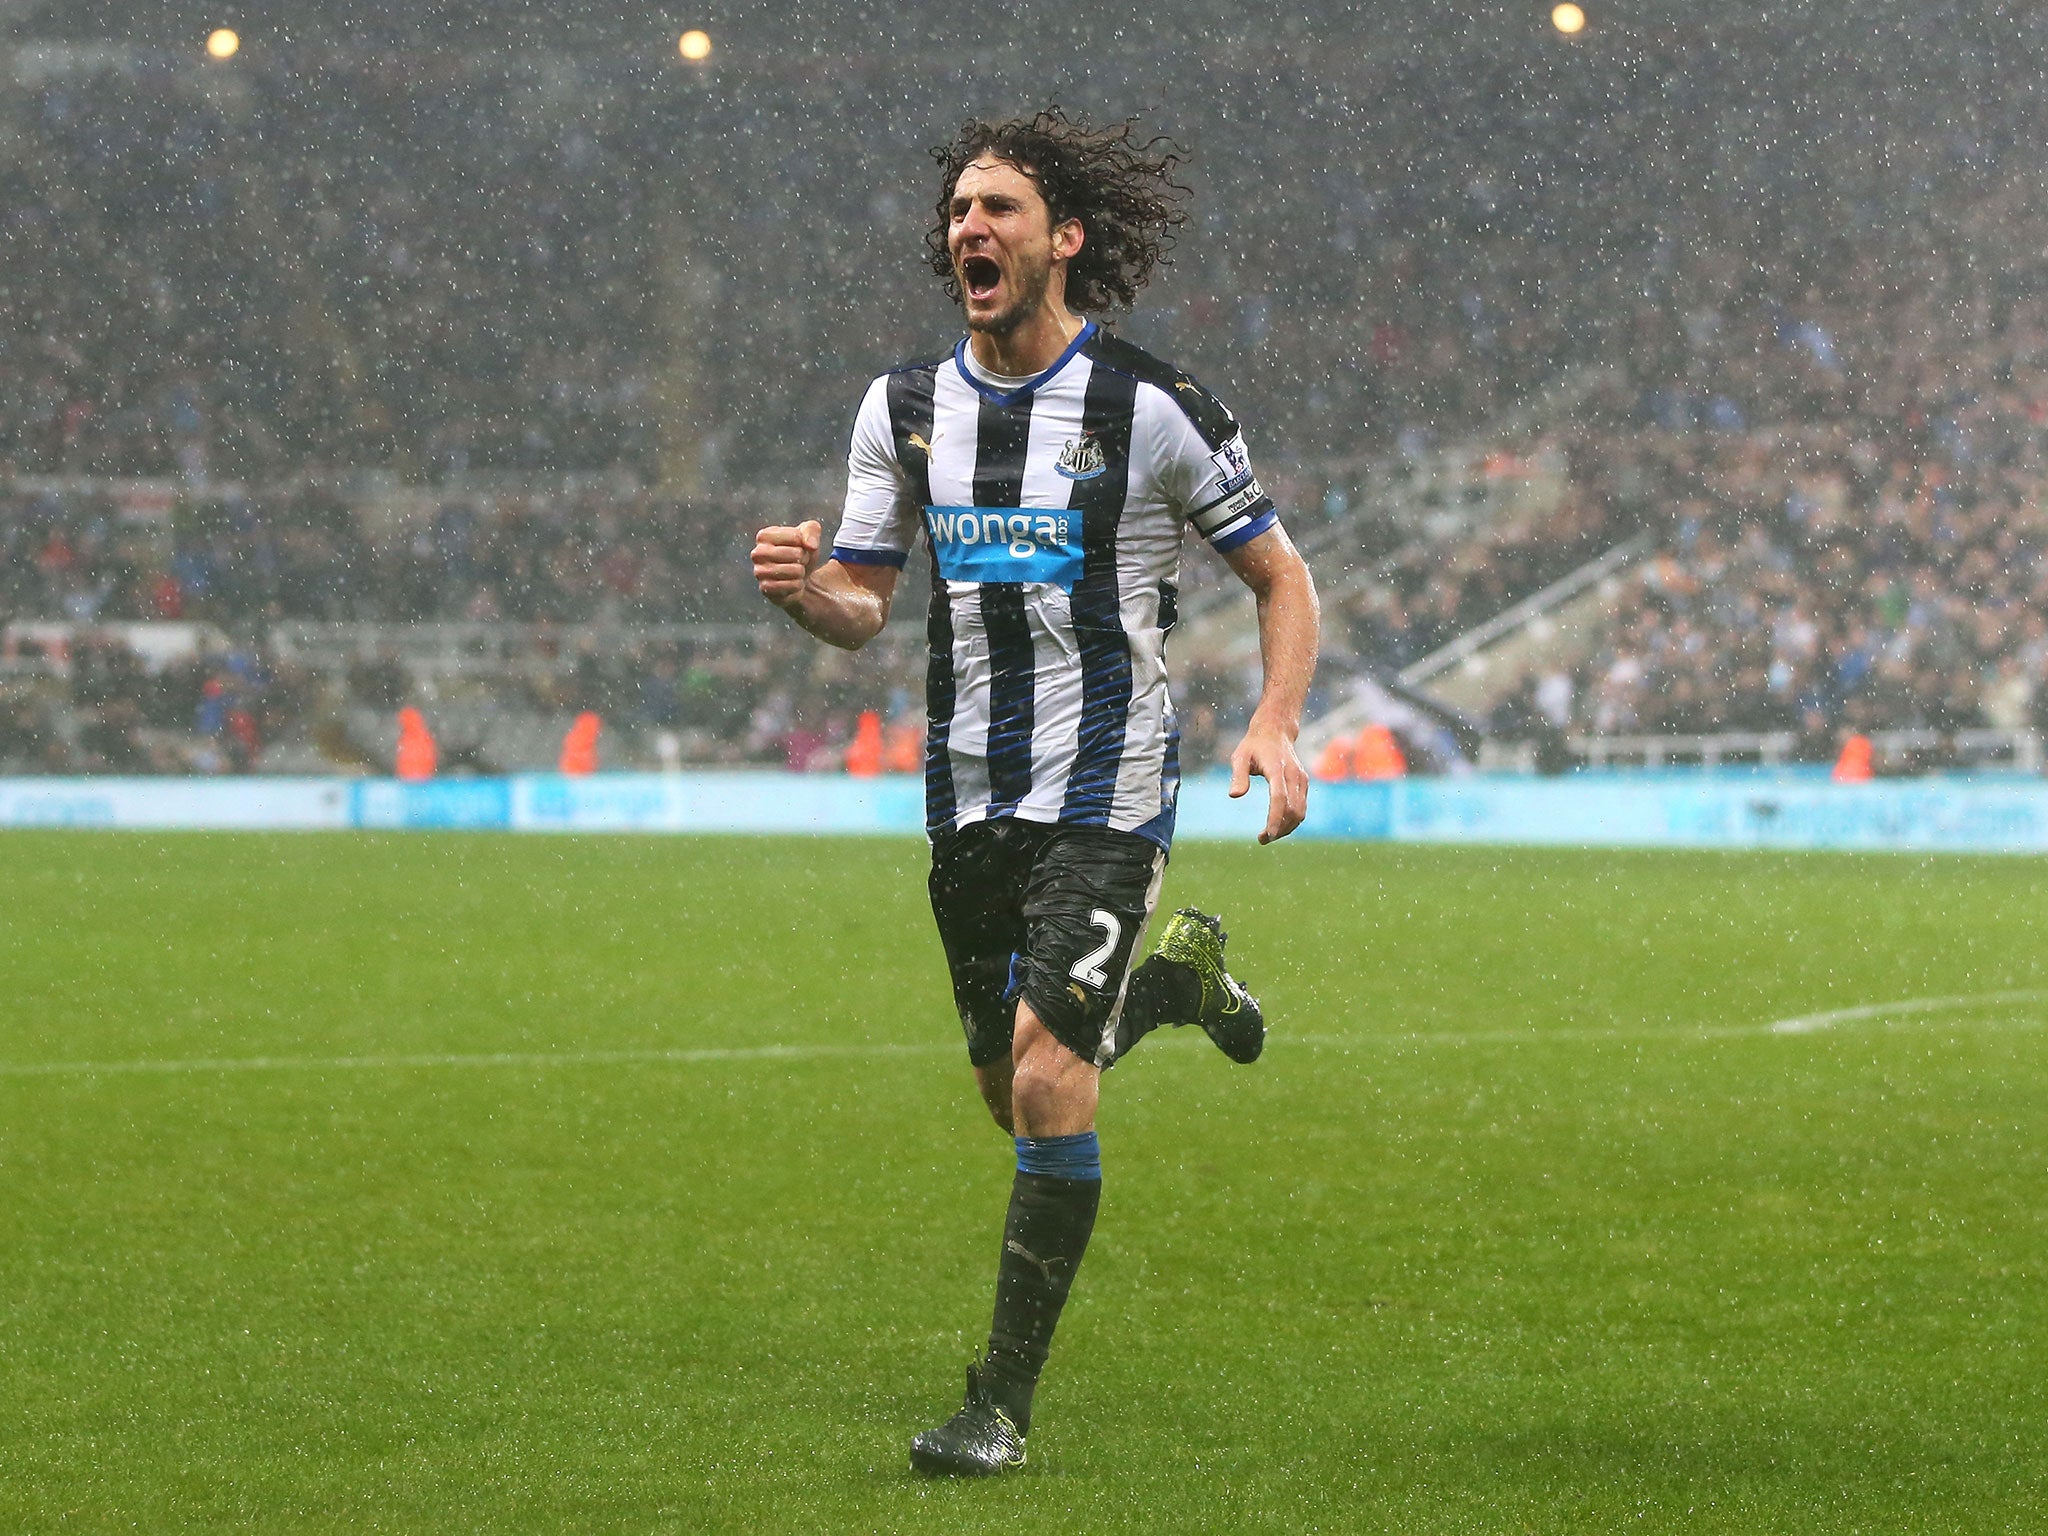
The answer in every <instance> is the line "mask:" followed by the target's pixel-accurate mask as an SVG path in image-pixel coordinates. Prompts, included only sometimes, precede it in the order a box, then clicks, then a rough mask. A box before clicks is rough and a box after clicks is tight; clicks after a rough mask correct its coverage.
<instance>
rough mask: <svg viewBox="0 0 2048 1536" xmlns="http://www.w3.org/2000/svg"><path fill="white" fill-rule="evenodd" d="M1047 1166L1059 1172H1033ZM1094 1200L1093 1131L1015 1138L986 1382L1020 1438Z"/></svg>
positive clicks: (1098, 1188) (1098, 1173) (1097, 1199)
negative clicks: (1014, 1164) (1014, 1176)
mask: <svg viewBox="0 0 2048 1536" xmlns="http://www.w3.org/2000/svg"><path fill="white" fill-rule="evenodd" d="M1047 1168H1051V1169H1057V1170H1059V1171H1058V1172H1037V1171H1033V1170H1035V1169H1047ZM1077 1174H1078V1175H1080V1176H1079V1177H1075V1176H1073V1175H1077ZM1101 1199H1102V1166H1101V1161H1100V1154H1099V1153H1098V1152H1097V1150H1096V1140H1095V1133H1094V1132H1093V1131H1085V1132H1083V1133H1082V1134H1081V1135H1079V1136H1043V1137H1036V1138H1034V1137H1029V1136H1019V1137H1018V1138H1017V1180H1016V1182H1015V1183H1014V1184H1013V1185H1012V1186H1011V1187H1010V1214H1009V1217H1008V1219H1007V1220H1006V1221H1005V1222H1004V1223H1003V1253H1002V1259H1001V1262H1000V1263H999V1264H998V1265H997V1266H996V1311H995V1321H994V1322H993V1323H992V1324H991V1325H990V1328H989V1335H988V1372H987V1378H986V1379H987V1381H988V1385H989V1388H990V1390H991V1392H992V1393H993V1394H994V1396H995V1399H996V1402H997V1404H998V1405H999V1406H1001V1407H1002V1409H1003V1410H1004V1411H1005V1412H1007V1413H1008V1414H1009V1415H1010V1417H1011V1419H1012V1420H1014V1421H1015V1423H1016V1425H1017V1432H1018V1433H1019V1434H1028V1433H1030V1430H1031V1394H1032V1391H1033V1389H1035V1388H1036V1387H1037V1385H1038V1373H1039V1372H1040V1371H1042V1370H1044V1369H1045V1356H1046V1351H1047V1349H1048V1348H1049V1347H1050V1346H1051V1344H1052V1332H1053V1329H1054V1328H1055V1327H1057V1326H1058V1324H1059V1320H1060V1308H1062V1307H1063V1306H1065V1305H1066V1301H1067V1292H1068V1291H1069V1290H1070V1289H1072V1287H1073V1284H1074V1272H1075V1271H1076V1270H1077V1269H1079V1268H1080V1267H1081V1255H1082V1254H1084V1253H1085V1252H1087V1250H1088V1234H1089V1233H1091V1232H1093V1231H1094V1230H1095V1210H1096V1207H1097V1205H1099V1204H1100V1203H1101Z"/></svg>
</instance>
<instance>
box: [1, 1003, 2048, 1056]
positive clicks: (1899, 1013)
mask: <svg viewBox="0 0 2048 1536" xmlns="http://www.w3.org/2000/svg"><path fill="white" fill-rule="evenodd" d="M2042 1000H2048V988H2040V987H2035V988H2027V989H2023V990H2020V991H2011V992H1971V993H1964V994H1962V995H1959V996H1955V997H1908V998H1901V999H1899V1000H1898V1001H1896V1002H1890V1003H1863V1004H1859V1005H1858V1006H1856V1007H1853V1008H1833V1009H1829V1010H1828V1011H1827V1012H1824V1013H1806V1014H1799V1015H1797V1016H1796V1017H1793V1018H1789V1019H1774V1020H1772V1021H1771V1022H1770V1023H1768V1024H1724V1025H1708V1026H1706V1027H1704V1028H1700V1029H1692V1030H1683V1029H1678V1030H1674V1029H1656V1028H1634V1029H1629V1028H1619V1029H1617V1028H1605V1029H1570V1028H1567V1029H1477V1030H1436V1031H1411V1032H1408V1033H1405V1034H1394V1035H1386V1034H1353V1035H1289V1034H1281V1035H1277V1036H1275V1037H1274V1042H1273V1043H1274V1044H1276V1045H1281V1046H1297V1045H1299V1046H1307V1047H1310V1048H1311V1049H1313V1048H1315V1047H1318V1046H1329V1045H1341V1046H1367V1047H1374V1046H1377V1047H1380V1048H1382V1049H1384V1048H1387V1047H1397V1046H1422V1045H1540V1044H1544V1043H1546V1042H1549V1041H1594V1040H1674V1039H1677V1040H1726V1039H1737V1038H1740V1037H1743V1036H1746V1035H1805V1034H1813V1033H1816V1032H1818V1031H1820V1030H1824V1029H1832V1028H1833V1027H1835V1026H1836V1025H1837V1024H1854V1023H1861V1022H1863V1021H1865V1020H1869V1019H1887V1018H1903V1017H1913V1016H1922V1015H1927V1014H1937V1013H1954V1012H1961V1011H1963V1010H1966V1009H1970V1008H1983V1007H1995V1006H1997V1005H1999V1004H2002V1003H2030V1002H2038V1001H2042ZM959 1049H960V1046H959V1045H958V1044H957V1043H956V1042H953V1041H937V1040H933V1041H915V1042H909V1043H894V1042H886V1041H884V1042H871V1043H867V1044H862V1045H832V1044H816V1045H733V1046H694V1047H685V1048H679V1049H675V1050H620V1051H490V1052H456V1051H451V1052H437V1053H422V1054H418V1055H387V1056H215V1057H203V1056H202V1057H195V1058H191V1059H189V1060H183V1061H176V1060H173V1061H18V1062H0V1078H7V1077H105V1076H115V1075H128V1076H152V1075H154V1076H180V1075H191V1074H204V1073H209V1072H363V1071H380V1070H381V1071H392V1070H405V1069H408V1068H420V1067H429V1068H431V1067H592V1066H661V1065H664V1064H666V1065H684V1066H686V1065H689V1064H690V1063H692V1062H707V1061H812V1060H817V1059H821V1058H829V1057H834V1056H844V1057H856V1058H857V1057H863V1056H927V1055H936V1054H940V1053H947V1054H951V1053H954V1052H957V1051H958V1050H959Z"/></svg>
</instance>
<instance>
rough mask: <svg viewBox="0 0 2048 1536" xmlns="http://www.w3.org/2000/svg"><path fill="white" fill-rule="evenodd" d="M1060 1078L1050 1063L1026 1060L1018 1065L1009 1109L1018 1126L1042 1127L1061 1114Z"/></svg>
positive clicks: (1011, 1083)
mask: <svg viewBox="0 0 2048 1536" xmlns="http://www.w3.org/2000/svg"><path fill="white" fill-rule="evenodd" d="M1060 1077H1061V1074H1060V1072H1059V1070H1058V1068H1057V1066H1056V1065H1055V1064H1054V1063H1052V1062H1050V1061H1044V1060H1038V1061H1034V1060H1033V1059H1031V1058H1030V1057H1026V1058H1025V1059H1024V1060H1023V1061H1020V1062H1018V1063H1017V1075H1016V1076H1015V1077H1014V1078H1012V1079H1011V1080H1010V1105H1011V1114H1012V1117H1013V1118H1014V1119H1015V1121H1016V1122H1017V1123H1018V1124H1021V1125H1027V1126H1029V1125H1041V1124H1043V1123H1044V1122H1045V1121H1046V1120H1048V1119H1049V1118H1050V1117H1051V1116H1053V1115H1054V1114H1056V1113H1057V1112H1058V1110H1059V1108H1060Z"/></svg>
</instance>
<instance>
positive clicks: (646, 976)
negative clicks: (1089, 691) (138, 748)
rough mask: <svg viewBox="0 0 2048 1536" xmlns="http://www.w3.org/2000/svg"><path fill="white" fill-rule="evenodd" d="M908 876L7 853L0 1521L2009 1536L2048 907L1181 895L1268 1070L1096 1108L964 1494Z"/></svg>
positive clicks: (1937, 885)
mask: <svg viewBox="0 0 2048 1536" xmlns="http://www.w3.org/2000/svg"><path fill="white" fill-rule="evenodd" d="M922 860H923V854H922V849H921V847H920V846H918V845H915V844H910V843H899V842H890V841H830V842H828V841H788V840H769V839H759V840H747V839H726V840H713V839H699V840H683V839H671V840H594V839H593V840H580V839H577V840H571V839H561V840H554V839H509V838H485V837H466V836H458V835H446V836H418V837H411V838H404V837H397V838H388V839H378V838H369V837H334V838H328V837H319V836H287V837H176V838H165V837H154V838H148V837H122V836H108V835H95V834H70V835H65V834H52V835H48V836H45V835H38V834H9V835H7V836H6V837H4V838H0V890H4V892H5V893H6V894H5V898H4V902H0V982H4V985H0V1403H4V1404H5V1405H6V1406H5V1412H4V1415H0V1469H4V1470H0V1529H7V1530H15V1529H20V1530H38V1531H41V1530H57V1529H65V1530H111V1529H115V1528H121V1529H143V1530H173V1529H206V1528H227V1527H233V1528H239V1529H261V1530H281V1531H292V1530H344V1529H346V1530H355V1531H378V1530H383V1531H405V1532H426V1531H443V1530H447V1531H469V1530H491V1531H514V1530H537V1531H572V1530H573V1531H613V1530H617V1531H679V1532H681V1531H692V1532H694V1531H713V1530H733V1531H795V1530H812V1529H817V1530H827V1531H835V1532H836V1531H931V1532H956V1531H980V1530H990V1531H992V1530H998V1529H1004V1530H1038V1529H1045V1530H1060V1531H1093V1530H1111V1529H1115V1530H1147V1531H1149V1530H1158V1531H1176V1532H1179V1531H1193V1530H1231V1531H1238V1530H1250V1531H1303V1530H1323V1531H1379V1530H1384V1531H1393V1532H1459V1531H1471V1532H1496V1531H1499V1532H1522V1531H1544V1532H1550V1531H1605V1530H1623V1529H1626V1530H1631V1531H1643V1530H1684V1531H1729V1532H1737V1531H1741V1532H1750V1531H1763V1530H1768V1531H1773V1532H1793V1531H1841V1532H1847V1531H1885V1532H1901V1531H2003V1530H2015V1531H2017V1530H2030V1529H2040V1528H2042V1527H2043V1525H2044V1524H2048V1481H2044V1470H2048V1450H2044V1447H2043V1439H2042V1435H2041V1425H2042V1424H2043V1422H2044V1421H2048V1305H2044V1291H2043V1282H2044V1275H2048V1185H2044V1182H2043V1179H2042V1168H2043V1166H2044V1154H2048V1031H2044V1030H2043V1028H2042V1025H2043V1022H2044V1020H2048V990H2038V989H2048V905H2044V903H2043V901H2042V897H2041V888H2042V887H2041V872H2040V867H2039V865H2038V864H2036V863H2033V862H2029V861H2021V860H2005V861H1997V860H1976V861H1972V860H1946V861H1917V860H1906V859H1883V858H1865V859H1847V858H1843V859H1837V858H1826V857H1817V856H1810V857H1799V858H1780V857H1730V856H1719V855H1699V856H1691V855H1618V854H1606V853H1603V854H1590V853H1585V854H1581V853H1547V852H1546V853H1534V852H1532V853H1512V854H1510V853H1501V852H1493V851H1483V850H1482V851H1470V850H1466V851H1448V850H1420V849H1389V848H1376V847H1359V848H1347V847H1337V846H1329V845H1323V846H1315V845H1305V846H1299V847H1287V846H1282V847H1279V848H1276V849H1272V850H1266V851H1259V850H1254V849H1248V848H1243V849H1240V848H1231V849H1224V848H1217V847H1195V846H1190V847H1188V848H1186V849H1184V850H1183V852H1182V854H1181V855H1180V856H1179V857H1178V858H1177V859H1176V861H1175V863H1174V866H1173V869H1172V872H1171V874H1170V876H1169V881H1168V889H1167V896H1166V900H1167V903H1168V904H1169V905H1171V904H1173V903H1174V902H1176V901H1185V900H1201V901H1203V902H1204V903H1206V904H1210V905H1213V906H1215V907H1219V908H1221V909H1222V910H1223V911H1224V912H1225V914H1226V915H1227V917H1228V918H1229V921H1230V925H1231V929H1232V935H1233V938H1232V953H1233V955H1234V956H1235V957H1236V958H1237V960H1238V967H1239V969H1240V970H1241V972H1242V973H1243V974H1244V975H1246V976H1247V977H1248V978H1250V979H1251V980H1252V981H1253V982H1254V984H1255V985H1256V986H1257V987H1258V988H1259V989H1260V990H1261V991H1262V992H1263V993H1264V994H1265V996H1266V999H1267V1002H1268V1005H1269V1010H1270V1012H1271V1014H1272V1016H1273V1017H1274V1019H1275V1020H1276V1024H1277V1031H1276V1036H1275V1040H1274V1043H1273V1045H1272V1046H1271V1048H1270V1049H1269V1052H1268V1055H1267V1058H1266V1060H1265V1061H1264V1062H1262V1063H1261V1064H1260V1065H1258V1066H1257V1067H1254V1068H1251V1069H1238V1068H1233V1067H1231V1066H1230V1065H1229V1064H1228V1063H1226V1062H1225V1061H1224V1060H1223V1059H1222V1057H1221V1056H1220V1055H1218V1054H1217V1053H1216V1052H1215V1051H1214V1050H1212V1049H1211V1048H1210V1047H1209V1046H1208V1045H1207V1043H1206V1042H1204V1041H1203V1040H1201V1039H1200V1038H1199V1037H1192V1036H1191V1035H1189V1034H1176V1035H1169V1036H1167V1037H1163V1038H1155V1039H1154V1040H1151V1041H1148V1042H1147V1043H1146V1044H1145V1045H1144V1046H1143V1047H1142V1048H1141V1050H1140V1051H1139V1052H1138V1053H1137V1054H1136V1055H1135V1056H1134V1057H1133V1058H1132V1059H1131V1061H1129V1062H1128V1063H1126V1064H1124V1065H1123V1066H1121V1067H1119V1068H1118V1069H1117V1071H1116V1072H1115V1073H1114V1074H1112V1076H1111V1077H1110V1078H1109V1080H1108V1082H1107V1084H1106V1096H1105V1108H1104V1113H1103V1117H1102V1133H1103V1141H1104V1152H1105V1164H1106V1172H1107V1177H1108V1182H1107V1184H1106V1185H1105V1199H1104V1208H1103V1216H1102V1220H1101V1224H1100V1225H1099V1227H1098V1229H1097V1238H1096V1242H1095V1246H1094V1247H1093V1249H1092V1250H1091V1251H1090V1253H1089V1256H1088V1261H1087V1264H1086V1266H1085V1267H1084V1269H1083V1271H1082V1274H1081V1279H1080V1283H1079V1286H1078V1288H1077V1290H1076V1294H1075V1300H1074V1303H1073V1305H1072V1306H1071V1307H1070V1308H1069V1312H1068V1316H1067V1320H1066V1322H1065V1323H1064V1324H1063V1326H1062V1331H1061V1335H1060V1338H1059V1340H1058V1342H1057V1344H1056V1346H1055V1354H1054V1363H1053V1367H1052V1369H1051V1371H1050V1373H1049V1374H1048V1378H1047V1381H1046V1384H1045V1386H1044V1388H1043V1390H1042V1392H1041V1395H1040V1406H1039V1415H1038V1426H1037V1429H1036V1431H1035V1433H1034V1435H1033V1444H1032V1448H1031V1449H1032V1466H1031V1469H1030V1471H1029V1472H1028V1473H1026V1474H1025V1475H1023V1476H1021V1477H1018V1478H1016V1479H1014V1480H1011V1481H1008V1482H1006V1483H1003V1484H1000V1485H995V1486H948V1485H932V1484H927V1483H922V1482H919V1481H916V1480H914V1479H913V1478H912V1477H911V1476H910V1475H909V1473H908V1471H907V1470H906V1466H905V1460H904V1447H905V1442H906V1440H907V1438H908V1436H909V1435H910V1434H911V1433H912V1432H913V1431H915V1430H916V1429H918V1428H921V1427H923V1426H924V1425H925V1424H926V1423H928V1422H931V1421H933V1420H934V1419H936V1418H938V1417H942V1416H943V1415H944V1414H946V1413H947V1412H950V1410H951V1408H952V1407H953V1406H954V1404H955V1402H956V1401H957V1394H958V1389H959V1377H960V1372H961V1367H962V1366H963V1365H964V1364H965V1363H966V1361H967V1360H968V1359H969V1358H970V1356H971V1354H972V1353H973V1351H974V1349H975V1348H976V1346H977V1345H978V1343H979V1342H980V1339H981V1335H982V1333H983V1332H984V1330H985V1328H986V1324H987V1313H988V1299H989V1283H990V1277H991V1272H992V1268H993V1263H994V1254H995V1248H996V1245H997V1232H998V1224H999V1222H1000V1219H1001V1211H1002V1206H1003V1202H1004V1199H1005V1195H1006V1190H1007V1186H1008V1177H1009V1175H1008V1162H1007V1154H1008V1148H1007V1144H1006V1143H1005V1142H1004V1140H1003V1139H1002V1138H1001V1137H1000V1136H999V1135H998V1134H997V1133H996V1132H994V1131H993V1130H992V1129H991V1128H990V1127H989V1126H988V1125H987V1124H986V1123H985V1121H984V1120H983V1119H982V1117H981V1111H980V1110H979V1108H978V1105H977V1103H976V1101H975V1099H974V1095H973V1092H972V1089H971V1086H970V1084H969V1082H968V1079H967V1074H966V1071H965V1068H964V1061H963V1059H962V1055H961V1053H960V1052H959V1050H958V1047H957V1033H956V1030H957V1026H956V1025H955V1024H954V1022H953V1020H952V1016H951V1010H950V1006H949V1004H948V1001H947V998H946V995H945V992H944V986H943V977H942V972H941V967H940V964H939V958H938V952H937V944H936V941H935V939H934V938H933V937H932V935H931V932H930V924H929V919H928V915H927V913H926V911H925V909H924V906H923V896H922ZM2027 991H2037V992H2038V995H2035V996H2033V997H2024V996H2020V997H2015V996H2006V997H2003V998H1986V997H1985V996H1984V994H1991V993H2006V994H2011V993H2017V992H2027ZM1963 997H1969V998H1974V999H1976V1001H1970V1002H1952V1003H1945V1004H1942V1005H1941V1006H1939V1007H1936V1008H1931V1009H1928V1010H1925V1011H1920V1012H1911V1013H1902V1014H1894V1015H1876V1016H1868V1017H1860V1018H1848V1019H1842V1020H1838V1021H1835V1022H1833V1023H1832V1024H1825V1021H1824V1027H1820V1028H1815V1029H1811V1030H1808V1031H1804V1032H1799V1033H1784V1032H1772V1031H1770V1030H1769V1029H1767V1028H1765V1027H1763V1026H1767V1025H1768V1024H1769V1023H1770V1022H1771V1021H1773V1020H1778V1019H1784V1018H1789V1017H1793V1016H1805V1015H1813V1014H1816V1013H1820V1012H1824V1011H1827V1010H1840V1009H1848V1008H1855V1007H1858V1006H1860V1005H1865V1004H1873V1003H1882V1002H1887V1001H1895V1000H1901V999H1915V998H1920V999H1924V998H1963ZM759 1046H789V1047H793V1048H795V1049H793V1050H792V1051H790V1052H789V1053H786V1054H760V1053H756V1052H754V1048H755V1047H759ZM849 1048H850V1049H849ZM703 1050H711V1051H726V1052H730V1053H731V1054H724V1055H713V1056H708V1057H706V1056H692V1055H690V1054H689V1053H691V1052H696V1051H703ZM604 1052H625V1053H642V1054H640V1055H638V1056H633V1057H631V1058H630V1059H619V1058H617V1057H605V1056H603V1055H601V1054H597V1055H593V1053H604ZM658 1052H673V1053H680V1054H676V1055H674V1056H672V1057H670V1058H669V1059H647V1055H648V1053H658ZM481 1054H490V1055H496V1056H499V1057H500V1058H504V1059H500V1060H497V1061H493V1062H478V1061H474V1060H468V1061H455V1062H446V1061H438V1060H434V1059H432V1058H437V1057H441V1056H455V1057H474V1056H477V1055H481ZM535 1056H544V1057H547V1058H549V1059H547V1060H544V1061H543V1060H534V1059H532V1058H533V1057H535ZM253 1057H260V1058H266V1059H268V1061H269V1064H268V1065H266V1066H262V1067H256V1068H250V1067H247V1066H242V1067H235V1066H232V1065H228V1066H223V1065H220V1063H222V1062H229V1063H233V1062H239V1061H246V1060H247V1059H248V1058H253ZM366 1057H372V1058H378V1061H377V1062H375V1063H372V1064H365V1063H364V1062H363V1060H362V1059H363V1058H366ZM577 1057H582V1058H584V1059H580V1060H578V1059H574V1058H577ZM392 1058H407V1059H405V1060H393V1059H392ZM420 1058H428V1059H420ZM208 1063H211V1064H208ZM37 1064H43V1065H45V1066H49V1067H51V1068H52V1069H51V1070H45V1071H32V1070H27V1069H29V1068H33V1067H36V1066H37ZM136 1064H149V1067H148V1069H147V1070H133V1068H134V1067H135V1065H136Z"/></svg>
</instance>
